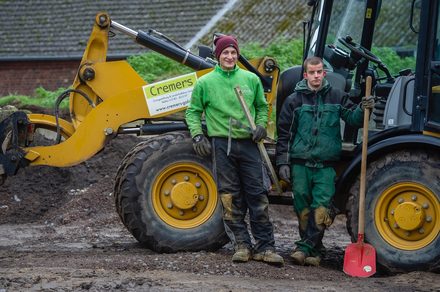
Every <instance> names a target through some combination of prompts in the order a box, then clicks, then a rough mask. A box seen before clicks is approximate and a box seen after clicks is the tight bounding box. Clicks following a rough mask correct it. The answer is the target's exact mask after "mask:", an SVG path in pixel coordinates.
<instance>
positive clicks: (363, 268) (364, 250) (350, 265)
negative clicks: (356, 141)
mask: <svg viewBox="0 0 440 292" xmlns="http://www.w3.org/2000/svg"><path fill="white" fill-rule="evenodd" d="M370 95H371V76H368V77H367V80H366V88H365V96H370ZM369 116H370V109H369V108H366V109H365V110H364V130H363V136H362V161H361V177H360V189H359V218H358V239H357V242H356V243H351V244H349V245H348V246H347V248H346V249H345V255H344V272H345V273H346V274H348V275H350V276H353V277H370V276H372V275H373V274H374V273H376V250H375V249H374V247H373V246H372V245H370V244H367V243H365V242H364V232H365V230H364V229H365V184H366V174H367V147H368V120H369Z"/></svg>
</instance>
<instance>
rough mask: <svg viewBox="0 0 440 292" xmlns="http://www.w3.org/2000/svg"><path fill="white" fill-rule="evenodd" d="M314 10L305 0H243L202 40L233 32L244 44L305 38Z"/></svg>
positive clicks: (205, 40) (204, 41) (209, 39)
mask: <svg viewBox="0 0 440 292" xmlns="http://www.w3.org/2000/svg"><path fill="white" fill-rule="evenodd" d="M310 11H311V9H310V7H308V6H307V1H304V0H276V1H273V0H272V1H270V0H241V1H238V2H237V3H236V5H234V8H233V9H231V10H229V11H228V12H227V13H226V14H225V15H224V16H223V18H222V19H221V21H219V22H218V23H217V25H216V26H215V27H214V28H213V29H211V30H210V32H209V33H207V34H206V35H205V36H204V37H203V38H202V39H201V41H200V42H201V43H205V44H207V43H209V42H210V41H211V40H212V34H213V33H214V32H221V33H225V34H233V35H235V36H237V38H238V40H239V41H240V42H241V43H249V42H258V43H260V44H263V45H264V44H268V43H270V42H271V41H273V40H274V39H276V38H287V39H291V38H293V37H296V38H297V37H301V36H302V31H303V24H302V23H303V21H305V20H307V19H308V18H309V17H310Z"/></svg>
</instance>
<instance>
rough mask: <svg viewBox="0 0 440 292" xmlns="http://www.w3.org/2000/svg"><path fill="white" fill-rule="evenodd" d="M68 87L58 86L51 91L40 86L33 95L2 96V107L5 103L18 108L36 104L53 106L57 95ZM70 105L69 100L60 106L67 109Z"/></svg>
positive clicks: (0, 101)
mask: <svg viewBox="0 0 440 292" xmlns="http://www.w3.org/2000/svg"><path fill="white" fill-rule="evenodd" d="M65 90H66V88H58V89H57V90H55V91H49V90H46V89H44V88H43V87H38V88H37V89H35V92H34V94H33V95H32V96H26V95H14V94H10V95H7V96H3V97H0V107H3V106H5V105H14V106H16V107H18V108H21V107H25V106H29V105H35V106H39V107H44V108H53V107H54V106H55V101H56V99H57V97H58V96H59V95H60V94H61V93H62V92H63V91H65ZM68 107H69V102H68V100H67V99H66V100H64V101H63V102H61V105H60V108H62V109H67V108H68Z"/></svg>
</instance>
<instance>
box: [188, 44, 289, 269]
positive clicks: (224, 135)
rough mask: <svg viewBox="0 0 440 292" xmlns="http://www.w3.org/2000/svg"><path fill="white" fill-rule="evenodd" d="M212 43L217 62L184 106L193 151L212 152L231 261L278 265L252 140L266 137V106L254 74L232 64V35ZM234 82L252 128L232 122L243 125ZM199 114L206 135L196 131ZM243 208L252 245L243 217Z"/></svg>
mask: <svg viewBox="0 0 440 292" xmlns="http://www.w3.org/2000/svg"><path fill="white" fill-rule="evenodd" d="M214 44H215V51H214V53H215V56H216V58H217V60H218V62H219V64H218V65H216V66H215V68H214V70H213V71H211V72H210V73H208V74H206V75H204V76H202V77H201V78H200V79H199V80H198V81H197V83H196V85H195V87H194V90H193V92H192V97H191V101H190V104H189V106H188V109H187V111H186V122H187V124H188V127H189V130H190V132H191V137H193V145H194V150H195V152H196V153H197V154H198V155H201V156H209V155H211V153H212V155H213V157H214V171H215V177H216V180H217V186H218V192H219V194H220V199H221V202H222V205H223V220H224V222H225V229H226V232H227V234H228V236H229V237H230V239H231V241H232V243H233V244H234V249H235V253H234V255H233V256H232V261H234V262H247V261H249V259H250V258H251V257H252V253H254V254H253V259H254V260H259V261H264V262H267V263H270V264H275V265H283V264H284V260H283V258H282V257H281V256H279V255H278V254H276V253H275V248H274V244H275V241H274V236H273V226H272V223H271V222H270V220H269V214H268V205H269V201H268V198H267V192H268V190H267V187H266V186H265V185H264V181H265V177H264V176H265V175H266V174H265V172H264V169H263V168H264V165H263V162H262V159H261V156H260V153H259V151H258V147H257V144H256V143H255V142H258V141H260V140H262V139H264V138H265V137H266V129H265V127H266V124H267V119H268V105H267V102H266V99H265V98H264V92H263V87H262V85H261V82H260V79H259V78H258V77H257V76H256V75H255V74H253V73H251V72H249V71H245V70H243V69H240V68H239V67H238V66H237V62H238V56H239V48H238V43H237V40H236V39H235V38H234V37H232V36H221V37H218V38H217V39H216V40H215V41H214ZM236 86H240V88H241V91H242V93H243V95H244V98H245V101H246V103H247V106H248V108H249V111H250V112H251V115H252V116H253V117H254V120H255V124H256V125H257V127H256V130H255V131H253V132H252V133H250V132H249V130H247V129H244V128H242V127H237V126H235V125H243V124H244V125H247V124H248V121H247V119H246V116H245V113H244V112H243V109H242V108H241V106H240V103H239V101H238V99H237V97H236V95H235V91H234V88H235V87H236ZM202 113H204V114H205V120H206V127H207V135H205V134H204V132H203V130H202V124H201V120H202ZM209 139H210V140H211V141H209ZM248 210H249V218H250V226H251V231H252V235H253V237H254V239H255V246H252V242H251V237H250V235H249V232H248V230H247V224H246V222H245V220H244V219H245V216H246V213H247V211H248Z"/></svg>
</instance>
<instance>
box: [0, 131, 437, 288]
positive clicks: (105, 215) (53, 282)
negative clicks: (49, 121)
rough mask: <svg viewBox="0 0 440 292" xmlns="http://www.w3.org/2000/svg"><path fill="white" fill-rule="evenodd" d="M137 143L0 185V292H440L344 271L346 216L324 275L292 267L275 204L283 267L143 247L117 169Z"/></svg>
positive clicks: (401, 278)
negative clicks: (128, 225)
mask: <svg viewBox="0 0 440 292" xmlns="http://www.w3.org/2000/svg"><path fill="white" fill-rule="evenodd" d="M137 142H139V138H136V137H131V136H123V137H118V138H116V139H115V140H113V141H112V142H111V143H110V144H109V145H108V146H107V147H106V148H105V150H103V151H102V152H101V153H99V154H97V155H96V156H95V157H93V158H92V159H90V160H88V161H87V162H84V163H82V164H80V165H77V166H74V167H70V168H63V169H60V168H51V167H30V168H27V169H22V170H21V171H20V173H19V174H18V175H16V176H14V177H10V178H8V179H7V181H6V183H5V184H4V185H3V186H1V187H0V292H5V291H23V290H31V291H72V290H75V291H78V290H90V291H104V290H122V291H145V290H149V291H150V290H151V291H163V290H165V291H169V290H178V291H248V290H250V291H259V290H261V291H367V290H368V291H400V292H403V291H439V290H440V275H439V274H433V273H425V272H411V273H407V274H399V275H392V276H390V275H383V274H382V275H376V276H374V277H371V278H366V279H360V278H351V277H349V276H347V275H345V274H344V273H343V272H342V265H343V264H342V263H343V254H344V248H345V247H346V246H347V244H348V243H349V242H350V239H349V236H348V234H347V232H346V229H345V218H344V217H339V216H338V217H337V220H336V221H335V223H334V224H333V225H332V226H331V227H330V229H329V230H328V231H327V233H326V236H325V238H324V244H325V246H326V247H327V249H328V254H327V255H326V257H325V258H324V260H323V262H322V266H321V267H300V266H295V265H293V264H292V263H291V262H290V260H289V253H290V251H291V248H292V246H293V242H294V241H295V240H296V239H297V238H298V233H297V231H296V230H297V222H296V219H295V217H294V214H293V211H292V209H291V207H289V206H276V205H271V207H270V208H271V209H270V213H271V218H272V220H273V223H274V228H275V239H276V247H277V249H278V251H279V252H280V253H281V255H282V256H283V257H284V258H285V260H286V265H285V266H284V267H281V268H277V267H273V266H269V265H266V264H264V263H261V262H255V261H251V262H249V263H244V264H233V263H232V262H231V260H230V259H231V255H232V249H231V246H230V245H229V244H228V245H226V246H224V247H223V248H222V249H220V250H218V251H216V252H188V253H176V254H159V253H156V252H153V251H151V250H148V249H145V248H143V247H141V246H140V245H138V243H137V241H136V240H135V239H134V237H132V236H131V234H130V233H129V232H128V231H127V230H126V229H125V227H124V226H123V225H122V223H121V222H120V220H119V217H118V215H117V213H116V211H115V207H114V202H113V199H114V198H113V194H112V191H113V190H112V188H113V182H114V177H115V173H116V170H117V167H118V164H119V162H120V161H121V160H122V158H123V156H124V155H125V153H126V152H127V151H128V150H129V149H130V148H131V147H132V146H133V145H135V143H137Z"/></svg>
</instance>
